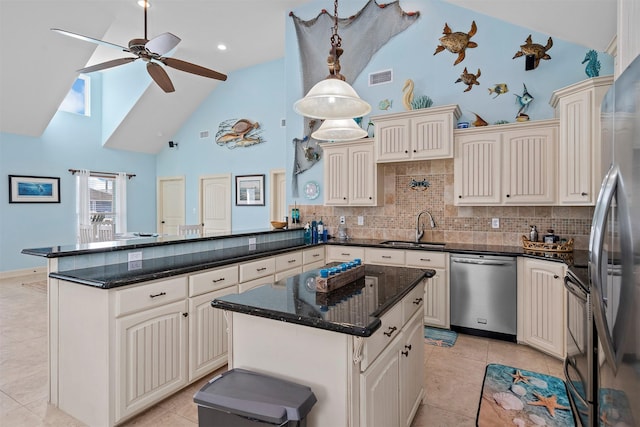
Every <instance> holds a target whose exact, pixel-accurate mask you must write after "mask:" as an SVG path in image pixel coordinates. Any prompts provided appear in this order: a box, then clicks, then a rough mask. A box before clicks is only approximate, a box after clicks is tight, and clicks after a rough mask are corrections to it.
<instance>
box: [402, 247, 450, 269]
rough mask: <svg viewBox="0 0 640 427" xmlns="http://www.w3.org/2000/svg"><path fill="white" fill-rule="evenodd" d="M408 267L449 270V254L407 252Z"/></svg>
mask: <svg viewBox="0 0 640 427" xmlns="http://www.w3.org/2000/svg"><path fill="white" fill-rule="evenodd" d="M406 257H407V267H418V268H447V254H446V253H444V252H428V251H406Z"/></svg>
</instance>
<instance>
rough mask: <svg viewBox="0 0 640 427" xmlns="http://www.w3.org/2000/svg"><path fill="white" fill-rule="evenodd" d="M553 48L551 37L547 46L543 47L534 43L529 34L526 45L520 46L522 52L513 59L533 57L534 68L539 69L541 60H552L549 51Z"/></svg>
mask: <svg viewBox="0 0 640 427" xmlns="http://www.w3.org/2000/svg"><path fill="white" fill-rule="evenodd" d="M552 46H553V40H552V39H551V37H549V40H547V44H546V46H542V45H541V44H537V43H533V41H532V40H531V34H529V37H527V39H526V40H525V43H524V44H521V45H520V50H519V51H517V52H516V54H515V55H513V58H511V59H516V58H519V57H521V56H528V55H533V68H534V69H536V68H538V64H539V63H540V60H541V59H546V60H549V59H551V56H549V54H547V51H548V50H549V49H551V47H552Z"/></svg>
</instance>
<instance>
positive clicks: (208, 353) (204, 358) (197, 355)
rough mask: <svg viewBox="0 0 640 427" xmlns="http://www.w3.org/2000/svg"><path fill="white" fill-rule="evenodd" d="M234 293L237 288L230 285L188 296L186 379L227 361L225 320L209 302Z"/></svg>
mask: <svg viewBox="0 0 640 427" xmlns="http://www.w3.org/2000/svg"><path fill="white" fill-rule="evenodd" d="M237 293H238V287H237V286H230V287H228V288H225V289H221V290H219V291H215V292H209V293H207V294H204V295H199V296H197V297H194V298H189V382H191V381H193V380H195V379H197V378H200V377H201V376H203V375H205V374H208V373H209V372H211V371H213V370H214V369H217V368H219V367H221V366H223V365H225V364H226V363H227V351H228V336H227V322H226V320H225V318H224V311H223V310H218V309H215V308H213V307H211V301H212V300H213V299H214V298H219V297H222V296H224V295H229V294H237Z"/></svg>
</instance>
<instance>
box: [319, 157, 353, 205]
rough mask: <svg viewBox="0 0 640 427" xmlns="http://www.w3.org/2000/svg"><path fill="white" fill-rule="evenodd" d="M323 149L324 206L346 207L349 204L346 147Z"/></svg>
mask: <svg viewBox="0 0 640 427" xmlns="http://www.w3.org/2000/svg"><path fill="white" fill-rule="evenodd" d="M323 149H324V204H325V205H347V204H348V203H349V199H348V197H349V187H348V179H349V176H348V173H349V169H348V161H349V151H348V149H347V148H346V147H332V148H331V149H328V148H327V147H326V146H323Z"/></svg>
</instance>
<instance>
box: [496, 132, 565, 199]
mask: <svg viewBox="0 0 640 427" xmlns="http://www.w3.org/2000/svg"><path fill="white" fill-rule="evenodd" d="M557 129H558V128H557V126H556V125H553V126H544V127H528V128H527V129H523V130H510V131H508V132H504V134H503V141H502V149H503V151H504V160H503V166H504V174H503V193H504V194H503V196H504V198H503V201H504V203H505V204H515V205H524V204H547V205H551V204H554V203H555V193H556V191H555V188H556V178H555V177H556V152H557V149H556V141H557Z"/></svg>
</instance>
